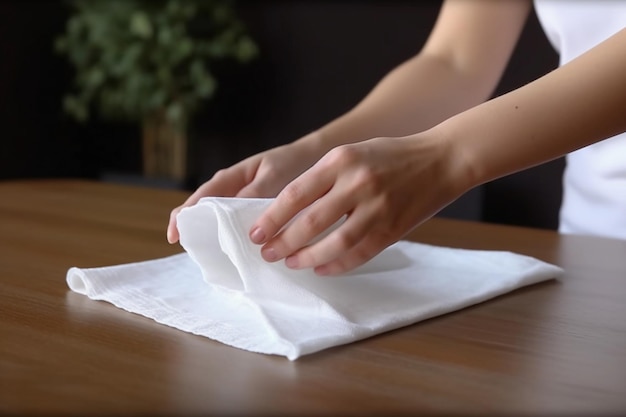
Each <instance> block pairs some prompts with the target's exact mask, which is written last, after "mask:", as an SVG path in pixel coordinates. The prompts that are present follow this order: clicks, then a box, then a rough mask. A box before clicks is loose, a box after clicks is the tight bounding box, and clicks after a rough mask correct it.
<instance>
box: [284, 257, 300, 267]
mask: <svg viewBox="0 0 626 417" xmlns="http://www.w3.org/2000/svg"><path fill="white" fill-rule="evenodd" d="M285 265H286V266H287V268H297V267H298V257H297V256H288V257H287V258H286V259H285Z"/></svg>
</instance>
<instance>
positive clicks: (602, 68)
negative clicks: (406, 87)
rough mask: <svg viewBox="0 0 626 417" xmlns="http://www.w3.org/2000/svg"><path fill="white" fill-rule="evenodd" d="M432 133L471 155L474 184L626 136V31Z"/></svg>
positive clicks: (468, 160)
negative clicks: (446, 139) (610, 139)
mask: <svg viewBox="0 0 626 417" xmlns="http://www.w3.org/2000/svg"><path fill="white" fill-rule="evenodd" d="M433 131H434V132H435V134H441V135H443V136H444V137H447V138H448V139H449V140H450V141H451V142H452V145H453V146H454V147H456V148H458V149H459V150H460V152H461V154H463V155H464V157H465V158H467V162H468V166H469V167H470V173H471V175H470V178H472V183H471V185H472V186H474V185H478V184H481V183H484V182H486V181H489V180H492V179H494V178H498V177H502V176H504V175H507V174H510V173H513V172H515V171H519V170H522V169H525V168H529V167H531V166H534V165H537V164H540V163H542V162H546V161H548V160H551V159H554V158H557V157H559V156H562V155H564V154H566V153H569V152H571V151H574V150H576V149H579V148H582V147H584V146H586V145H589V144H592V143H595V142H598V141H600V140H603V139H606V138H608V137H611V136H613V135H616V134H618V133H621V132H624V131H626V29H622V30H621V31H620V32H619V33H617V34H615V35H614V36H612V37H611V38H609V39H608V40H606V41H605V42H603V43H602V44H600V45H598V46H596V47H595V48H593V49H591V50H590V51H588V52H587V53H585V54H583V55H581V56H580V57H578V58H577V59H575V60H573V61H571V62H570V63H568V64H566V65H564V66H563V67H561V68H559V69H556V70H554V71H552V72H551V73H549V74H547V75H545V76H544V77H541V78H540V79H538V80H536V81H534V82H532V83H530V84H528V85H526V86H524V87H522V88H519V89H517V90H515V91H512V92H510V93H508V94H505V95H503V96H501V97H498V98H496V99H494V100H491V101H489V102H487V103H484V104H482V105H480V106H477V107H475V108H473V109H471V110H468V111H466V112H464V113H461V114H459V115H458V116H455V117H453V118H451V119H449V120H447V121H446V122H444V123H442V124H440V125H439V126H437V127H436V128H434V129H433Z"/></svg>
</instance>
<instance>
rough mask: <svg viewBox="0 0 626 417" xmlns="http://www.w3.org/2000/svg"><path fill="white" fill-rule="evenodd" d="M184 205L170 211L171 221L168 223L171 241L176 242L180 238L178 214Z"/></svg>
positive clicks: (169, 240)
mask: <svg viewBox="0 0 626 417" xmlns="http://www.w3.org/2000/svg"><path fill="white" fill-rule="evenodd" d="M182 208H183V206H178V207H176V208H175V209H174V210H172V211H171V212H170V221H169V223H168V225H167V233H166V235H167V241H168V242H169V243H176V242H178V239H179V238H180V236H179V234H178V227H177V225H176V216H177V215H178V213H180V211H181V210H182Z"/></svg>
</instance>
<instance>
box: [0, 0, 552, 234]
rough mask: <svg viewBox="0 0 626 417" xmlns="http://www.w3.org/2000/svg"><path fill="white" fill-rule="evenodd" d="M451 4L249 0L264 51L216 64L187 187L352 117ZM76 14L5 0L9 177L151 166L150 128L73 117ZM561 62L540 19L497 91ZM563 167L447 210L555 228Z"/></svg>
mask: <svg viewBox="0 0 626 417" xmlns="http://www.w3.org/2000/svg"><path fill="white" fill-rule="evenodd" d="M95 1H98V0H95ZM440 4H441V2H440V1H419V2H416V1H412V0H404V1H401V0H395V1H394V0H363V1H321V0H318V1H314V0H291V1H278V0H275V1H269V0H256V1H255V0H248V1H244V0H240V1H239V2H238V3H237V5H238V7H237V8H238V11H239V13H240V16H241V17H242V18H243V20H244V21H245V23H246V24H247V26H248V29H249V32H250V34H251V35H252V37H253V38H254V40H255V41H256V42H257V43H258V45H259V48H260V56H259V58H258V59H257V60H256V61H255V62H254V63H252V64H248V65H246V66H230V67H229V66H228V65H225V66H222V67H220V68H217V69H216V71H217V75H218V77H219V78H218V82H219V87H218V88H219V89H218V92H217V95H216V96H215V97H214V99H213V100H211V101H210V102H208V103H207V105H206V106H205V107H204V108H203V110H202V112H201V114H200V115H199V117H198V118H197V119H196V121H195V123H194V125H193V128H192V138H193V140H194V142H193V147H192V149H191V161H190V162H191V166H192V171H191V172H192V175H191V177H190V178H189V181H188V183H187V184H186V185H185V187H186V188H187V189H189V190H191V189H193V188H195V187H196V186H197V185H198V184H200V183H201V182H203V181H204V180H206V179H208V178H210V176H211V175H212V174H213V172H215V171H216V170H217V169H219V168H221V167H225V166H228V165H230V164H232V163H234V162H237V161H239V160H240V159H242V158H243V157H245V156H248V155H251V154H253V153H256V152H258V151H260V150H263V149H267V148H268V147H271V146H275V145H279V144H282V143H286V142H289V141H292V140H294V139H296V138H298V137H299V136H301V135H303V134H305V133H307V132H309V131H311V130H313V129H315V128H317V127H319V126H320V125H322V124H323V123H326V122H328V121H329V120H331V119H332V118H334V117H336V116H338V115H340V114H341V113H342V112H344V111H346V110H348V109H349V108H350V107H351V106H352V105H354V104H355V103H356V102H357V101H358V100H359V99H361V98H362V97H363V96H364V95H365V94H366V93H367V92H368V91H369V90H370V89H371V88H372V87H373V86H374V84H375V83H376V82H377V81H378V80H379V79H380V78H381V77H383V76H384V75H385V74H386V73H387V72H388V71H389V70H390V69H392V68H393V67H394V66H395V65H397V64H399V63H400V62H402V61H403V60H405V59H407V58H408V57H410V56H412V55H413V54H415V53H417V52H418V51H419V49H420V48H421V46H422V44H423V42H424V41H425V40H426V36H427V35H428V33H429V31H430V29H431V28H432V25H433V24H434V20H435V18H436V16H437V12H438V10H439V7H440ZM67 14H68V10H67V9H66V7H65V5H64V3H63V2H62V1H61V0H46V1H43V0H41V1H35V0H12V1H11V0H2V1H0V180H7V179H14V178H59V177H78V178H94V179H109V180H111V179H112V178H119V177H118V176H116V174H117V173H139V172H140V171H141V159H140V157H141V155H140V150H141V145H140V131H139V127H138V126H134V125H128V124H111V123H103V122H101V121H97V120H96V121H92V122H90V123H89V124H87V125H84V126H81V125H78V124H76V123H75V122H73V121H72V120H70V119H69V118H68V117H66V116H65V115H64V114H63V112H62V109H61V105H60V103H61V98H62V96H63V94H64V92H65V91H67V90H68V89H69V87H70V83H71V78H72V70H71V68H70V67H69V65H68V64H67V62H66V61H65V58H64V57H61V56H57V55H56V54H55V53H54V52H53V48H52V45H53V42H54V38H55V37H56V36H58V35H59V34H60V33H61V32H62V31H63V30H64V25H65V19H66V17H67ZM556 65H557V55H556V54H555V52H554V51H553V49H552V48H551V46H550V45H549V44H548V42H547V40H546V38H545V36H544V35H543V32H542V31H541V28H540V26H539V24H538V22H537V19H536V16H535V15H534V14H533V15H532V16H531V18H530V19H529V21H528V23H527V25H526V27H525V29H524V32H523V34H522V37H521V39H520V42H519V45H518V48H517V50H516V52H515V54H514V56H513V57H512V60H511V62H510V64H509V67H508V69H507V71H506V73H505V75H504V77H503V79H502V81H501V83H500V85H499V87H498V89H497V91H496V93H495V95H499V94H502V93H504V92H507V91H509V90H511V89H513V88H516V87H518V86H521V85H523V84H524V83H526V82H528V81H530V80H532V79H534V78H536V77H538V76H541V75H543V74H544V73H546V72H548V71H550V70H552V69H553V68H555V66H556ZM562 169H563V160H562V159H560V160H557V161H554V162H551V163H549V164H545V165H543V166H540V167H536V168H533V169H530V170H527V171H524V172H522V173H518V174H515V175H511V176H509V177H507V178H503V179H500V180H497V181H493V182H491V183H488V184H485V185H484V186H482V187H479V188H477V189H475V190H473V191H472V192H470V193H468V195H466V196H464V197H462V198H461V199H460V200H459V201H457V202H456V203H454V204H453V205H451V206H450V207H448V208H447V209H446V210H444V211H443V212H442V215H445V216H451V217H461V218H469V219H474V220H482V221H488V222H496V223H507V224H517V225H525V226H532V227H542V228H555V227H556V226H557V220H558V208H559V205H560V199H561V172H562ZM0 198H2V197H1V196H0Z"/></svg>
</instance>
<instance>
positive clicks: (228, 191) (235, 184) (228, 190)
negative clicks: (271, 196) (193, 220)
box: [185, 167, 248, 205]
mask: <svg viewBox="0 0 626 417" xmlns="http://www.w3.org/2000/svg"><path fill="white" fill-rule="evenodd" d="M233 168H235V167H232V168H226V169H221V170H219V171H217V172H216V173H215V174H214V175H213V177H212V178H211V179H210V180H208V181H207V182H205V183H204V184H202V185H201V186H200V187H198V189H197V190H196V191H195V192H194V193H193V194H192V195H191V196H190V197H189V198H188V199H187V201H186V202H185V204H186V205H193V204H195V203H197V202H198V200H200V198H202V197H206V196H214V197H234V196H235V195H236V194H237V193H238V192H239V190H241V189H242V188H243V187H245V186H246V185H247V183H248V178H247V177H248V175H246V173H245V172H241V170H238V169H233ZM188 203H189V204H188Z"/></svg>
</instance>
